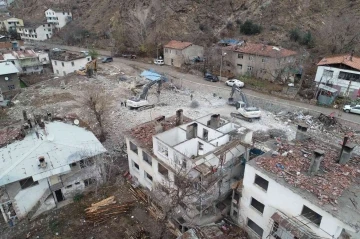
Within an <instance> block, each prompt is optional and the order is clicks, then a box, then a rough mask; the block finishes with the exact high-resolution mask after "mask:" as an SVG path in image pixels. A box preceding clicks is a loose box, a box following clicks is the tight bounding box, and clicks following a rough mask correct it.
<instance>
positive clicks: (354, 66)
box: [315, 54, 360, 99]
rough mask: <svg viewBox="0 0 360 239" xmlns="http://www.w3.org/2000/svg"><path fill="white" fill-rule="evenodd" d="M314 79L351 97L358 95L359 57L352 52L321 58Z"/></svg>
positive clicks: (359, 88) (359, 94)
mask: <svg viewBox="0 0 360 239" xmlns="http://www.w3.org/2000/svg"><path fill="white" fill-rule="evenodd" d="M315 81H316V82H317V83H318V85H320V84H324V85H327V86H331V87H333V88H335V89H338V90H339V92H340V94H341V95H346V96H349V97H350V98H352V99H356V98H357V97H360V58H359V57H356V56H353V55H352V54H350V55H349V54H348V55H341V56H331V57H325V58H323V59H322V60H321V61H320V62H319V63H318V68H317V72H316V77H315Z"/></svg>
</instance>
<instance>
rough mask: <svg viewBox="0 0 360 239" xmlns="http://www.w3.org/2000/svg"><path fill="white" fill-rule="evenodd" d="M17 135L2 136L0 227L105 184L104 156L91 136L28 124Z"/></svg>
mask: <svg viewBox="0 0 360 239" xmlns="http://www.w3.org/2000/svg"><path fill="white" fill-rule="evenodd" d="M13 131H14V132H13ZM13 131H6V132H4V131H1V134H2V135H0V140H1V142H0V143H1V146H2V147H1V148H0V155H1V160H0V211H1V213H2V217H0V225H1V224H4V223H5V222H7V223H10V224H13V223H14V222H16V219H21V218H24V217H25V216H27V217H28V218H31V216H34V215H36V214H39V213H41V212H43V211H46V210H49V209H51V208H54V207H56V206H58V205H59V204H61V203H63V201H65V202H66V201H68V200H71V199H72V198H73V196H74V195H76V194H77V193H79V192H82V191H83V190H84V189H85V188H87V187H88V186H90V185H95V182H99V181H101V171H102V166H101V164H100V162H101V160H99V158H100V156H101V155H102V154H103V153H105V152H106V150H105V148H104V147H103V146H102V144H101V143H100V142H99V141H98V139H97V138H96V137H95V135H94V134H93V133H91V132H90V131H88V130H86V129H84V128H81V127H79V126H77V125H72V124H68V123H64V122H59V121H52V122H45V121H42V120H41V121H40V120H38V121H33V120H30V119H29V120H27V121H26V123H24V125H23V127H22V128H21V130H13ZM19 132H20V133H19ZM4 134H6V135H4ZM7 136H10V137H7Z"/></svg>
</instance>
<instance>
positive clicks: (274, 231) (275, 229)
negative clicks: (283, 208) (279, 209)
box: [271, 222, 296, 239]
mask: <svg viewBox="0 0 360 239" xmlns="http://www.w3.org/2000/svg"><path fill="white" fill-rule="evenodd" d="M278 230H279V223H277V222H274V224H273V227H272V229H271V235H272V236H273V237H275V239H281V237H279V236H278V235H277V231H278ZM294 239H296V237H295V238H294Z"/></svg>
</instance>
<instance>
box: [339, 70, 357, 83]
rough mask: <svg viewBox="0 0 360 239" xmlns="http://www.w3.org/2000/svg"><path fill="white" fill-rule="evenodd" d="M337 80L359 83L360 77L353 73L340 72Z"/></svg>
mask: <svg viewBox="0 0 360 239" xmlns="http://www.w3.org/2000/svg"><path fill="white" fill-rule="evenodd" d="M339 79H342V80H348V81H358V82H360V75H359V74H354V73H349V72H344V71H340V73H339Z"/></svg>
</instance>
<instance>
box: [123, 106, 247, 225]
mask: <svg viewBox="0 0 360 239" xmlns="http://www.w3.org/2000/svg"><path fill="white" fill-rule="evenodd" d="M251 141H252V131H250V130H249V129H247V128H244V127H240V126H239V125H236V124H234V123H232V122H229V121H227V120H225V119H222V118H221V117H220V115H218V114H214V115H207V116H205V117H202V118H199V119H197V120H191V119H189V118H187V117H186V116H184V115H183V111H182V110H178V111H177V112H176V115H175V116H172V117H169V118H165V117H159V118H157V119H155V120H153V121H150V122H147V123H144V124H142V125H139V126H137V127H135V128H133V129H131V130H130V131H129V132H128V133H127V139H126V142H127V152H128V160H129V171H130V174H131V175H132V177H133V179H134V180H135V181H137V182H138V183H140V184H141V185H142V186H144V187H146V188H148V189H149V190H151V191H152V195H153V196H154V197H155V198H157V199H158V200H157V201H159V202H160V203H166V201H167V200H170V199H169V198H170V196H169V195H171V194H172V193H173V192H174V191H178V190H180V191H182V192H183V194H182V196H183V198H182V199H181V200H180V201H181V202H178V204H179V205H177V208H176V212H177V213H178V217H177V219H176V221H177V222H178V224H180V225H182V226H183V227H184V228H186V227H188V226H191V225H201V224H206V223H208V222H211V221H213V220H216V217H217V216H219V215H220V216H221V213H223V212H224V210H227V209H226V208H227V207H226V205H225V204H224V203H222V201H223V200H224V199H226V198H228V199H229V200H230V198H231V195H230V193H231V188H230V186H231V184H232V183H233V182H235V181H237V180H238V178H237V177H239V175H241V173H242V172H243V166H244V164H245V161H246V158H247V152H248V148H249V143H251ZM186 193H189V195H191V196H186V195H184V194H186ZM229 204H230V203H229Z"/></svg>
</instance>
